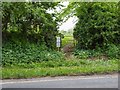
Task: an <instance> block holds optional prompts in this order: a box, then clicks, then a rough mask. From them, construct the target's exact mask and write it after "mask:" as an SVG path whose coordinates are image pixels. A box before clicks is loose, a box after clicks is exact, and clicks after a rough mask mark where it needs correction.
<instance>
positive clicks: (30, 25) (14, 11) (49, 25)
mask: <svg viewBox="0 0 120 90" xmlns="http://www.w3.org/2000/svg"><path fill="white" fill-rule="evenodd" d="M57 5H59V4H58V2H26V3H23V2H12V3H11V2H4V3H2V7H3V8H2V13H3V17H2V33H3V39H4V41H5V42H6V41H11V40H12V41H16V39H17V41H19V40H20V41H23V42H26V41H29V42H33V43H45V44H46V46H47V47H50V48H53V47H54V45H55V36H56V35H57V33H58V31H57V28H58V27H57V21H58V19H57V18H55V19H53V17H56V15H55V14H49V13H47V10H48V9H54V8H55V6H57Z"/></svg>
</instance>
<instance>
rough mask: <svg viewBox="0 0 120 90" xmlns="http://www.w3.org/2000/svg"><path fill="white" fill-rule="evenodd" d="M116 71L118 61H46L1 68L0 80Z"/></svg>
mask: <svg viewBox="0 0 120 90" xmlns="http://www.w3.org/2000/svg"><path fill="white" fill-rule="evenodd" d="M117 71H118V60H117V59H111V60H105V61H104V60H95V61H94V60H91V61H90V60H67V61H62V62H60V61H59V62H55V61H47V62H42V63H37V64H34V63H33V64H29V65H28V64H27V65H24V66H23V65H21V67H18V66H17V67H5V68H2V73H0V74H2V79H15V78H17V79H18V78H33V77H44V76H63V75H68V76H70V75H90V74H106V73H107V74H108V73H113V72H117Z"/></svg>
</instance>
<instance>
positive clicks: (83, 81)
mask: <svg viewBox="0 0 120 90" xmlns="http://www.w3.org/2000/svg"><path fill="white" fill-rule="evenodd" d="M0 84H2V88H118V75H116V74H115V75H94V76H64V77H45V78H35V79H18V80H3V81H2V83H0Z"/></svg>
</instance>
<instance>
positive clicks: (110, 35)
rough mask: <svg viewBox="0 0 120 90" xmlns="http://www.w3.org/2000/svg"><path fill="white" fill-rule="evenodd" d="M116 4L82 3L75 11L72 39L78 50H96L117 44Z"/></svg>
mask: <svg viewBox="0 0 120 90" xmlns="http://www.w3.org/2000/svg"><path fill="white" fill-rule="evenodd" d="M117 7H118V6H117V3H108V2H107V3H105V2H100V3H98V2H92V3H91V2H86V3H85V2H84V3H80V7H78V8H77V9H76V12H77V13H76V15H77V17H78V19H79V20H78V23H77V24H76V27H75V28H74V33H73V34H74V38H75V39H76V40H77V41H78V45H77V47H78V48H80V49H96V48H98V47H100V48H102V47H106V46H107V45H108V44H111V43H113V44H118V38H120V37H119V36H118V35H119V33H120V31H119V29H118V26H119V25H118V23H117V22H118V10H117Z"/></svg>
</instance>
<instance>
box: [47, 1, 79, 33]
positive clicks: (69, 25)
mask: <svg viewBox="0 0 120 90" xmlns="http://www.w3.org/2000/svg"><path fill="white" fill-rule="evenodd" d="M61 4H62V5H64V6H65V7H62V9H64V8H66V7H67V6H68V4H69V2H68V1H64V2H62V3H61ZM62 9H60V8H59V7H57V8H56V11H57V12H61V10H62ZM48 12H49V13H54V11H52V10H49V11H48ZM76 20H77V17H75V16H73V17H70V18H69V19H68V20H67V21H66V22H65V23H63V24H62V25H61V26H60V27H59V29H58V30H60V31H61V30H64V31H68V30H69V29H73V28H74V26H75V21H76Z"/></svg>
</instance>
